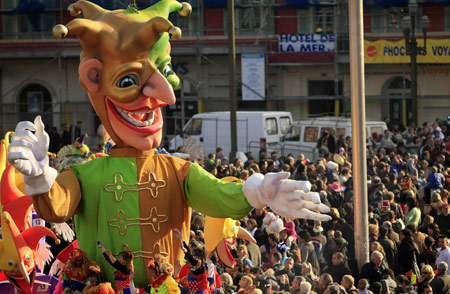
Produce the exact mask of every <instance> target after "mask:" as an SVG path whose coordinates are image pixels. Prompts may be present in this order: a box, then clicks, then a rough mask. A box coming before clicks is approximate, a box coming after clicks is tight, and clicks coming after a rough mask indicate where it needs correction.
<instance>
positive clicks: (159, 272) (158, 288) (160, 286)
mask: <svg viewBox="0 0 450 294" xmlns="http://www.w3.org/2000/svg"><path fill="white" fill-rule="evenodd" d="M147 268H148V271H149V273H150V277H151V285H150V291H149V290H148V289H147V291H146V292H147V293H146V294H156V293H158V294H180V288H179V287H178V283H177V282H176V281H175V279H174V278H173V273H174V268H173V266H172V265H171V264H169V263H159V262H157V261H155V260H154V259H150V260H149V262H148V263H147Z"/></svg>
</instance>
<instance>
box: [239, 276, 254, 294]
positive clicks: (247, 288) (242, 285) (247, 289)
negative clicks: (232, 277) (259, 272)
mask: <svg viewBox="0 0 450 294" xmlns="http://www.w3.org/2000/svg"><path fill="white" fill-rule="evenodd" d="M255 288H256V287H255V286H253V279H252V278H251V277H250V276H249V275H244V276H242V277H241V279H240V280H239V291H238V294H244V293H251V292H253V291H254V290H255Z"/></svg>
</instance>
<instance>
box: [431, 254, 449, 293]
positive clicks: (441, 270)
mask: <svg viewBox="0 0 450 294" xmlns="http://www.w3.org/2000/svg"><path fill="white" fill-rule="evenodd" d="M447 272H448V264H447V263H446V262H445V261H441V262H439V263H438V264H437V274H436V276H435V277H434V279H433V280H432V281H431V283H430V286H431V288H432V289H433V294H444V293H450V276H449V275H448V273H447Z"/></svg>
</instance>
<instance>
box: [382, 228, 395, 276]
mask: <svg viewBox="0 0 450 294" xmlns="http://www.w3.org/2000/svg"><path fill="white" fill-rule="evenodd" d="M387 234H388V230H387V229H386V228H385V227H383V226H381V227H380V229H379V231H378V242H379V243H380V244H381V246H383V249H384V253H385V254H386V261H387V263H388V265H389V268H390V269H391V270H395V269H396V268H395V262H396V257H397V246H396V245H395V243H394V242H392V241H391V240H389V239H388V237H387Z"/></svg>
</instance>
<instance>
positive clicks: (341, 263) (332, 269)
mask: <svg viewBox="0 0 450 294" xmlns="http://www.w3.org/2000/svg"><path fill="white" fill-rule="evenodd" d="M324 272H326V273H329V274H330V275H331V276H332V277H333V281H341V280H342V277H343V276H345V275H348V274H350V273H351V270H350V268H349V267H348V264H347V263H346V261H345V256H344V254H343V253H342V252H335V253H333V258H332V263H331V265H329V266H328V267H326V268H325V269H324Z"/></svg>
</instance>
